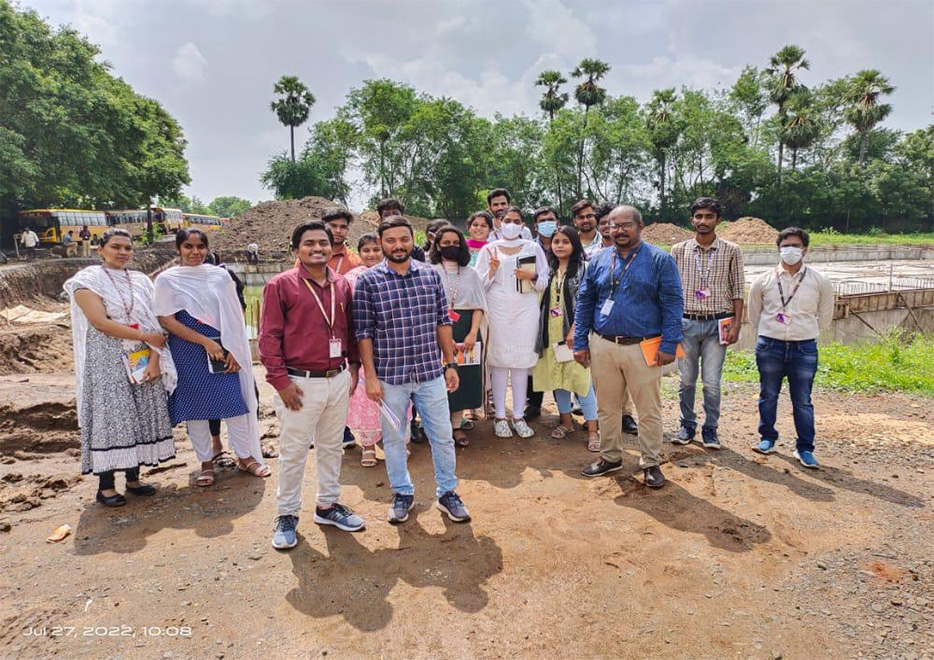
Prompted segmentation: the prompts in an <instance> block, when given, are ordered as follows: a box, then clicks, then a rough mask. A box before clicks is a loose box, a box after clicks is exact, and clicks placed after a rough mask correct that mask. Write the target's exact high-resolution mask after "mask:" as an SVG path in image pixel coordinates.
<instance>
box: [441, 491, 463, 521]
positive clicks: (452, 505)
mask: <svg viewBox="0 0 934 660" xmlns="http://www.w3.org/2000/svg"><path fill="white" fill-rule="evenodd" d="M438 508H439V509H441V510H442V511H444V512H445V513H446V514H448V518H450V519H451V520H453V521H454V522H467V521H468V520H470V511H468V510H467V507H466V506H464V503H463V502H462V501H461V498H460V496H459V495H458V494H457V493H455V492H454V491H453V490H449V491H448V492H446V493H445V494H444V495H442V496H441V497H439V498H438Z"/></svg>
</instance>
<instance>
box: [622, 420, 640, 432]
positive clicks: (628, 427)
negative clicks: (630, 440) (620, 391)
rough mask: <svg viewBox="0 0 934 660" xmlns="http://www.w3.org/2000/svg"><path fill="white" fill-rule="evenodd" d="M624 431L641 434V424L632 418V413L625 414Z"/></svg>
mask: <svg viewBox="0 0 934 660" xmlns="http://www.w3.org/2000/svg"><path fill="white" fill-rule="evenodd" d="M623 433H628V434H629V435H639V425H638V424H636V420H634V419H633V418H632V415H623Z"/></svg>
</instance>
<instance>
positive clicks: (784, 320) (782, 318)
mask: <svg viewBox="0 0 934 660" xmlns="http://www.w3.org/2000/svg"><path fill="white" fill-rule="evenodd" d="M775 320H776V321H778V322H779V323H781V324H782V325H791V314H786V313H785V312H779V313H778V314H776V315H775Z"/></svg>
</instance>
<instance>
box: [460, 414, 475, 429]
mask: <svg viewBox="0 0 934 660" xmlns="http://www.w3.org/2000/svg"><path fill="white" fill-rule="evenodd" d="M473 429H474V423H473V420H470V419H467V418H466V417H465V418H464V419H463V420H461V430H462V431H473Z"/></svg>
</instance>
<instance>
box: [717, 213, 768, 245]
mask: <svg viewBox="0 0 934 660" xmlns="http://www.w3.org/2000/svg"><path fill="white" fill-rule="evenodd" d="M717 235H718V236H719V237H720V238H722V239H724V240H727V241H732V242H734V243H738V244H739V245H771V244H774V243H775V241H776V239H777V238H778V230H777V229H775V227H773V226H772V225H770V224H769V223H767V222H766V221H765V220H762V219H761V218H753V217H751V216H745V217H742V218H740V219H739V220H735V221H733V222H728V223H726V224H725V225H723V226H722V227H719V228H718V229H717Z"/></svg>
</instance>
